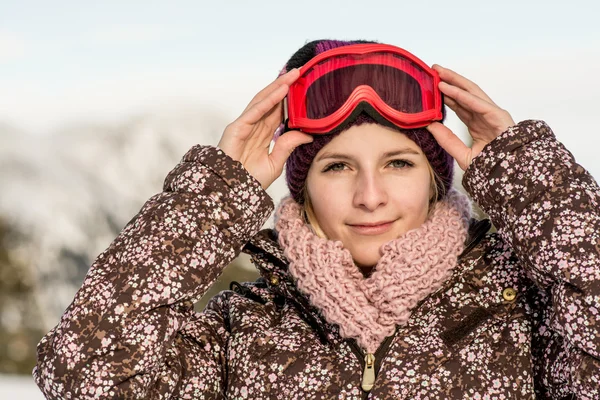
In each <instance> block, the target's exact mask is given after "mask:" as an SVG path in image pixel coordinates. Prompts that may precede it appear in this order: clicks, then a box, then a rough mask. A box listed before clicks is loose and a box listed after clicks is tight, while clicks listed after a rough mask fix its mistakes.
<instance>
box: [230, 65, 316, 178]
mask: <svg viewBox="0 0 600 400" xmlns="http://www.w3.org/2000/svg"><path fill="white" fill-rule="evenodd" d="M298 76H299V71H298V70H297V69H293V70H291V71H290V72H288V73H286V74H284V75H282V76H280V77H279V78H277V79H276V80H275V81H274V82H272V83H271V84H270V85H269V86H267V87H266V88H264V89H263V90H261V91H260V92H259V93H258V94H257V95H256V96H254V98H253V99H252V101H251V102H250V104H248V106H247V107H246V109H245V110H244V112H242V115H240V116H239V117H238V118H237V119H236V120H235V121H233V122H232V123H231V124H229V125H227V128H225V131H224V132H223V136H222V137H221V140H220V141H219V144H218V147H219V148H220V149H221V150H223V152H225V154H227V155H228V156H229V157H231V158H233V159H234V160H237V161H239V162H240V163H242V165H243V166H244V168H246V170H247V171H248V172H249V173H250V175H252V176H253V177H254V178H256V180H258V181H259V182H260V184H261V186H262V187H263V189H266V188H268V187H269V186H270V185H271V184H272V183H273V181H275V179H277V178H278V177H279V175H281V172H282V171H283V165H284V164H285V161H286V160H287V159H288V157H289V156H290V154H291V153H292V151H293V150H294V149H295V148H296V147H297V146H299V145H301V144H304V143H310V142H312V140H313V138H312V136H310V135H308V134H306V133H302V132H299V131H288V132H286V133H285V135H282V136H280V137H279V138H278V139H277V140H276V141H275V145H274V146H273V151H271V153H269V146H270V144H271V140H272V139H273V134H274V133H275V130H276V129H277V127H279V125H280V124H281V121H282V119H283V118H282V115H283V110H282V106H281V102H282V100H283V99H284V97H285V96H286V95H287V93H288V90H289V87H290V85H291V84H292V83H293V82H294V81H295V80H296V79H298Z"/></svg>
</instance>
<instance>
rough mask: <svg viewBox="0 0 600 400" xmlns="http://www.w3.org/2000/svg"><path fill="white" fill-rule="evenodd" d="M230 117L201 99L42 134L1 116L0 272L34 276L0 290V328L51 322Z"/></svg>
mask: <svg viewBox="0 0 600 400" xmlns="http://www.w3.org/2000/svg"><path fill="white" fill-rule="evenodd" d="M228 122H229V121H228V120H227V119H226V118H224V117H223V116H220V115H218V114H215V113H211V112H210V110H206V108H203V110H202V111H196V110H178V111H177V112H171V113H155V114H147V115H142V116H138V117H136V118H132V119H130V120H129V121H126V122H124V123H122V124H118V125H113V126H108V125H94V124H87V125H85V124H82V125H79V126H70V127H66V128H65V129H63V130H61V131H59V132H57V133H55V134H52V135H48V136H32V135H28V134H26V133H24V132H22V131H19V130H18V129H16V128H14V127H12V126H9V125H6V124H0V193H1V195H0V228H2V227H3V229H0V230H2V231H3V232H4V235H3V236H0V248H1V247H3V249H0V275H2V274H4V275H5V274H12V275H18V276H25V277H27V278H26V280H27V281H28V282H29V283H31V285H29V286H26V287H27V288H29V289H28V292H27V294H26V295H23V296H21V297H19V296H14V295H11V296H8V292H7V293H6V296H4V301H3V300H2V297H1V296H2V295H1V294H0V337H2V333H3V332H4V331H6V332H9V331H10V332H13V333H14V335H13V336H10V337H11V338H13V339H14V340H16V339H15V338H18V337H23V335H24V333H22V332H21V331H19V328H18V327H19V326H21V325H23V326H25V325H27V326H28V327H29V328H31V329H30V331H32V332H46V331H48V330H49V329H50V328H51V327H52V326H54V325H55V324H56V323H57V322H58V319H59V317H60V315H61V314H62V312H63V311H64V309H65V308H66V307H67V306H68V304H69V303H70V302H71V300H72V299H73V295H74V294H75V291H76V290H77V289H78V287H79V286H80V285H81V282H82V280H83V278H84V276H85V274H86V272H87V270H88V268H89V266H90V264H91V263H92V262H93V260H94V259H95V258H96V256H97V255H98V254H99V253H100V252H101V251H103V250H104V249H105V248H106V247H107V246H108V245H109V244H110V242H111V241H112V240H113V239H114V238H115V237H116V235H117V233H118V232H119V231H120V230H121V229H122V228H123V227H124V226H125V224H126V223H127V222H128V221H129V220H130V219H131V218H132V217H133V216H134V215H135V214H136V213H137V211H138V210H139V209H140V208H141V206H142V204H143V203H144V202H145V201H146V200H147V199H148V198H149V197H150V196H152V195H153V194H155V193H157V192H159V191H161V189H162V183H163V180H164V178H165V176H166V174H167V173H168V172H169V171H170V170H171V169H172V168H173V167H174V166H175V164H176V163H177V162H178V161H179V160H180V159H181V157H182V156H183V155H184V154H185V152H186V151H187V150H188V149H189V148H190V147H191V146H192V145H194V144H197V143H202V144H216V143H217V142H218V140H219V138H220V136H221V133H222V131H223V129H224V127H225V126H226V124H227V123H228ZM280 187H281V185H280ZM275 191H277V190H275ZM0 233H1V232H0ZM1 238H4V239H1ZM1 251H4V252H5V253H4V254H7V256H6V258H7V260H8V261H3V259H2V257H1V254H3V253H1ZM23 279H25V278H23ZM21 286H22V285H21ZM21 286H19V287H21ZM11 290H12V289H11ZM24 310H29V311H28V312H24ZM26 319H27V320H26ZM10 332H9V333H10ZM19 332H21V333H19ZM36 334H37V333H36ZM34 336H35V335H34ZM13 339H10V338H9V339H7V340H13ZM37 340H39V337H37V338H35V342H36V343H37ZM10 346H12V345H9V343H8V342H7V343H6V347H7V348H11V347H10ZM0 347H2V346H0ZM29 347H31V346H29ZM29 350H30V351H33V349H29ZM2 353H3V351H2V349H1V348H0V360H1V359H2ZM17 369H18V368H17ZM2 370H4V372H16V371H13V369H11V368H8V369H6V368H4V369H2V368H0V372H2Z"/></svg>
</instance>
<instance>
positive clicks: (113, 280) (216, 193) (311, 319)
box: [33, 121, 600, 399]
mask: <svg viewBox="0 0 600 400" xmlns="http://www.w3.org/2000/svg"><path fill="white" fill-rule="evenodd" d="M463 184H464V186H465V188H466V189H467V191H468V192H469V194H470V195H471V196H472V197H473V199H474V200H475V201H476V202H477V203H478V204H479V205H480V206H481V207H482V208H483V209H484V210H485V211H486V212H487V213H488V214H489V215H490V217H491V218H492V221H493V222H494V224H495V225H496V226H497V228H498V233H495V234H488V235H485V237H481V235H476V236H479V238H478V240H473V237H471V238H470V239H469V243H467V251H465V252H464V253H463V254H462V255H461V256H460V257H459V263H458V265H457V267H456V268H455V269H454V271H453V275H452V276H451V277H450V279H448V280H447V281H446V283H445V284H444V285H443V286H442V287H441V288H440V289H439V290H437V291H436V292H435V293H433V294H431V295H429V296H428V297H427V298H426V299H424V300H423V301H422V302H421V303H420V304H419V305H418V306H417V307H416V308H415V310H414V311H413V313H412V315H411V317H410V319H409V320H408V322H407V324H406V325H405V326H402V327H399V328H398V329H397V330H396V332H395V334H394V335H393V336H392V337H390V338H389V340H387V341H386V342H387V343H386V344H384V345H382V348H380V350H379V351H378V356H379V357H378V358H377V359H376V361H375V366H376V372H377V379H376V381H375V386H374V387H373V389H372V390H371V391H370V392H368V393H367V392H363V391H362V389H361V386H360V383H361V376H362V371H363V365H364V359H363V358H361V356H362V354H361V353H360V351H359V350H357V349H356V344H355V343H353V342H352V341H351V340H347V339H343V338H341V337H340V335H339V328H338V327H337V326H335V325H331V324H329V323H327V322H326V321H324V320H323V318H322V316H321V313H320V311H319V310H318V309H317V308H316V307H314V306H313V305H311V304H310V302H308V300H307V299H306V298H305V297H304V296H303V295H302V294H301V293H300V292H299V291H298V289H297V287H296V285H295V282H294V281H293V279H292V278H291V276H290V274H289V273H288V271H287V261H286V259H285V257H284V256H283V254H282V251H281V249H280V248H279V246H278V244H277V238H276V237H274V232H273V231H270V230H266V231H261V232H259V233H257V232H258V230H259V229H260V227H261V226H262V224H263V223H264V222H265V220H266V219H267V218H268V216H269V215H270V213H271V212H272V210H273V204H272V203H271V200H270V198H269V197H268V195H267V194H266V193H265V192H264V191H263V190H262V188H261V187H260V185H259V184H258V182H256V181H255V180H254V179H253V178H252V177H251V176H249V175H248V173H247V172H246V171H245V170H244V169H243V167H242V166H241V165H240V164H239V163H237V162H234V161H232V160H231V159H229V158H228V157H227V156H225V155H224V154H223V153H222V152H221V151H220V150H218V149H215V148H213V147H207V146H196V147H194V148H193V149H192V150H190V152H188V154H186V156H185V157H184V159H183V160H182V162H181V163H180V164H179V165H178V166H177V167H176V168H175V169H174V170H173V171H172V172H171V173H170V174H169V175H168V176H167V179H166V180H165V190H164V191H163V192H162V193H160V194H157V195H156V196H154V197H152V198H151V199H150V200H149V201H148V202H147V203H146V204H145V205H144V206H143V208H142V210H141V211H140V213H139V214H138V215H137V216H136V217H135V218H134V219H133V220H132V221H131V222H130V223H129V224H128V225H127V226H126V227H125V229H124V230H123V231H122V232H121V234H120V235H119V236H118V237H117V238H116V239H115V241H114V242H113V243H112V244H111V245H110V247H109V248H108V249H107V250H106V251H105V252H103V253H102V254H101V255H100V256H99V257H98V259H97V260H96V261H95V262H94V264H93V265H92V267H91V268H90V271H89V272H88V274H87V276H86V278H85V281H84V283H83V286H82V287H81V289H80V290H79V291H78V293H77V294H76V296H75V299H74V300H73V303H72V304H71V305H70V306H69V307H68V309H67V310H66V312H65V314H64V315H63V317H62V318H61V320H60V322H59V324H58V325H57V326H56V327H55V328H54V329H53V330H52V331H50V332H49V333H48V334H47V335H46V336H45V337H44V338H43V339H42V341H41V342H40V344H39V346H38V364H37V366H36V368H35V369H34V372H33V373H34V378H35V380H36V382H37V384H38V386H39V387H40V389H41V390H42V391H43V393H44V394H45V395H46V396H47V397H48V398H67V399H69V398H70V399H75V398H78V399H79V398H144V399H150V398H152V399H167V398H170V399H173V398H181V399H246V398H247V399H268V398H272V399H274V398H277V399H308V398H310V399H333V398H336V399H338V398H339V399H362V398H369V399H448V398H458V399H486V398H487V399H502V398H505V399H511V398H519V399H521V398H534V397H536V398H541V399H544V398H548V399H560V398H565V397H566V398H569V397H570V396H573V397H574V398H578V399H597V398H600V391H599V390H600V389H599V387H600V319H599V317H598V307H599V304H600V238H599V234H600V211H599V210H600V207H599V204H598V203H599V202H600V190H599V188H598V185H597V184H596V182H595V181H594V179H593V178H592V177H591V176H590V175H589V174H588V173H587V172H586V171H585V170H584V169H583V168H582V167H581V166H579V165H578V164H576V163H575V161H574V159H573V157H572V156H571V154H570V153H569V152H568V151H567V150H566V149H565V148H564V147H563V146H562V144H560V143H559V142H558V141H557V140H556V139H555V137H554V135H553V133H552V132H551V130H550V128H549V127H548V126H547V125H546V124H544V123H543V122H541V121H525V122H522V123H520V124H519V125H517V126H514V127H511V128H510V129H508V130H507V131H506V132H504V133H503V134H502V135H501V136H499V137H498V138H497V139H495V140H494V141H493V142H492V143H490V144H488V146H486V148H485V149H484V151H483V152H482V153H481V154H480V155H479V156H478V157H476V158H475V159H474V161H473V163H472V165H471V166H470V167H469V168H468V170H467V171H466V174H465V176H464V181H463ZM472 236H473V235H472ZM242 248H244V250H245V251H246V252H248V253H250V254H251V256H252V258H253V261H254V262H255V264H256V266H257V268H258V269H259V271H260V272H261V274H262V276H263V278H262V279H259V281H257V282H255V283H249V284H243V285H241V286H239V285H235V287H234V288H235V290H234V291H225V292H222V293H221V294H219V295H217V296H216V297H214V298H213V299H212V301H211V302H210V303H209V305H208V306H207V307H206V309H205V311H204V312H202V313H197V312H194V311H193V307H192V306H193V303H194V302H195V301H197V300H198V299H199V298H200V297H201V296H202V294H203V293H204V292H205V291H206V290H207V288H208V287H210V285H212V283H213V282H214V281H215V279H216V278H217V277H218V275H219V274H220V273H221V271H222V269H223V268H224V267H225V266H226V265H227V264H228V263H229V262H230V261H231V260H232V259H233V258H234V257H235V256H236V254H238V252H239V251H240V250H241V249H242Z"/></svg>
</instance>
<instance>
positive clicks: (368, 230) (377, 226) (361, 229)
mask: <svg viewBox="0 0 600 400" xmlns="http://www.w3.org/2000/svg"><path fill="white" fill-rule="evenodd" d="M393 224H394V221H381V222H374V223H371V222H363V223H358V224H348V226H349V227H350V228H351V229H352V230H353V231H354V232H356V233H358V234H360V235H368V236H374V235H381V234H382V233H386V232H387V231H389V230H390V229H391V228H392V225H393Z"/></svg>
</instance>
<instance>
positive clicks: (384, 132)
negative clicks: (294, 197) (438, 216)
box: [306, 123, 432, 268]
mask: <svg viewBox="0 0 600 400" xmlns="http://www.w3.org/2000/svg"><path fill="white" fill-rule="evenodd" d="M306 185H307V190H308V196H309V197H310V201H311V203H312V206H313V210H314V213H315V217H316V219H317V221H318V223H319V225H320V227H321V229H322V230H323V233H325V235H327V238H328V239H331V240H340V241H341V242H342V243H343V245H344V247H345V248H347V249H348V250H349V251H350V253H351V254H352V257H353V258H354V261H355V263H356V264H357V265H358V266H359V267H362V268H368V267H372V266H374V265H375V264H377V261H378V260H379V258H380V256H381V254H380V248H381V246H382V245H383V244H385V243H387V242H389V241H390V240H393V239H396V238H398V237H399V236H400V235H402V234H403V233H405V232H407V231H409V230H411V229H414V228H417V227H419V226H420V225H421V224H423V223H424V222H425V220H426V219H427V213H428V209H429V199H430V197H431V195H432V193H431V174H430V170H429V164H428V161H427V158H426V157H425V155H424V154H423V152H422V151H421V148H420V147H419V146H417V144H416V143H415V142H413V141H412V140H410V139H409V138H408V137H406V135H404V134H402V133H399V132H398V131H396V130H393V129H391V128H388V127H385V126H382V125H379V124H369V123H367V124H362V125H358V126H352V127H350V128H349V129H347V130H346V131H344V132H342V133H341V134H339V135H338V136H337V137H335V138H334V139H333V140H331V142H329V143H328V144H327V145H326V146H325V147H323V148H322V149H321V150H320V151H319V153H318V154H317V156H316V157H315V159H314V160H313V163H312V164H311V167H310V169H309V171H308V177H307V180H306Z"/></svg>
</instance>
